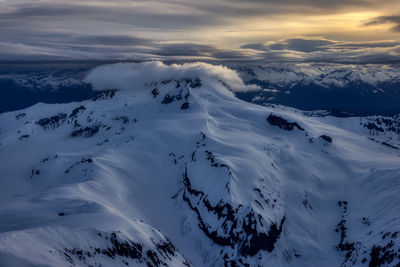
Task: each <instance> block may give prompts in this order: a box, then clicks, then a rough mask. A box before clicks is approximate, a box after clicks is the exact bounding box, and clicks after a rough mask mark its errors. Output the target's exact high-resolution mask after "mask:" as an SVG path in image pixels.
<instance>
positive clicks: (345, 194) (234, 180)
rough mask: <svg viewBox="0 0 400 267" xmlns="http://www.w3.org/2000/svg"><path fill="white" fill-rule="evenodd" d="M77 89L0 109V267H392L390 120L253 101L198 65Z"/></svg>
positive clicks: (397, 160) (393, 121)
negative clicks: (81, 97)
mask: <svg viewBox="0 0 400 267" xmlns="http://www.w3.org/2000/svg"><path fill="white" fill-rule="evenodd" d="M86 81H87V82H92V83H93V84H94V85H95V86H96V87H98V88H99V89H102V90H103V89H104V90H106V91H103V92H99V95H98V96H97V97H95V98H93V99H92V100H87V101H83V102H80V103H69V104H53V105H45V104H37V105H35V106H33V107H30V108H28V109H25V110H21V111H16V112H10V113H4V114H0V162H1V164H0V173H1V177H0V188H1V194H0V201H1V203H2V205H1V207H0V265H7V266H13V265H12V264H14V263H15V264H14V266H18V265H17V264H19V265H22V266H43V265H44V266H46V265H50V266H74V265H75V266H103V267H104V266H127V265H128V266H136V265H143V266H324V265H326V266H396V264H399V262H400V254H399V249H400V234H398V233H399V232H400V229H399V224H398V220H400V216H399V214H400V202H399V198H398V197H397V196H398V192H399V190H400V180H399V177H400V168H399V166H400V150H399V149H395V148H394V147H397V146H398V145H399V144H400V141H399V140H400V137H399V124H398V118H397V117H393V118H388V117H368V118H336V117H331V116H313V115H312V114H307V116H306V115H304V113H303V112H301V111H299V110H295V109H292V108H287V107H279V106H269V107H262V106H256V105H252V104H249V103H246V102H243V101H241V100H239V99H237V98H236V97H235V96H234V94H233V92H232V90H237V89H239V88H242V86H243V82H241V80H240V79H239V78H238V77H237V76H235V75H234V72H231V71H230V70H228V69H226V68H222V69H221V68H220V67H212V66H209V65H206V64H195V63H194V64H188V65H172V66H166V65H163V64H162V63H157V62H156V63H143V64H136V65H134V64H117V65H110V66H104V67H99V68H97V69H94V70H93V71H92V72H91V73H90V74H89V76H88V77H87V79H86ZM236 83H237V84H236ZM235 84H236V85H235ZM10 262H11V264H10Z"/></svg>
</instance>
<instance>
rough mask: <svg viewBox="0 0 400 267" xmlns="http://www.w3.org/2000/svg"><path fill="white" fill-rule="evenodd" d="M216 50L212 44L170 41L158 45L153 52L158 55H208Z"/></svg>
mask: <svg viewBox="0 0 400 267" xmlns="http://www.w3.org/2000/svg"><path fill="white" fill-rule="evenodd" d="M217 51H218V49H217V48H216V47H214V46H212V45H202V44H192V43H172V44H160V45H158V48H157V49H156V50H155V51H154V52H153V53H155V54H156V55H159V56H189V57H190V56H192V57H210V56H212V54H214V53H216V52H217Z"/></svg>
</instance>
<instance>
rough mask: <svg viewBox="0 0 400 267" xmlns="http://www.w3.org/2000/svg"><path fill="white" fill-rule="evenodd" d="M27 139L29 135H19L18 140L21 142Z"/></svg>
mask: <svg viewBox="0 0 400 267" xmlns="http://www.w3.org/2000/svg"><path fill="white" fill-rule="evenodd" d="M27 138H29V134H24V135H21V136H20V137H19V138H18V139H19V140H23V139H27Z"/></svg>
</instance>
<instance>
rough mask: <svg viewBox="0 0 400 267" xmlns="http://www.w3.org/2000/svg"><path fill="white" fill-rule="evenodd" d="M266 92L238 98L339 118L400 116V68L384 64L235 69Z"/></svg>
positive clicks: (275, 66) (243, 67) (246, 79)
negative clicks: (320, 112)
mask: <svg viewBox="0 0 400 267" xmlns="http://www.w3.org/2000/svg"><path fill="white" fill-rule="evenodd" d="M234 68H235V69H236V70H237V71H238V72H239V74H240V76H241V77H242V78H243V80H244V81H246V82H247V83H249V84H257V85H259V86H260V87H261V88H262V89H261V90H259V91H254V92H250V93H241V94H238V96H239V97H240V98H242V99H244V100H246V101H250V102H252V103H256V104H266V103H275V104H282V105H287V106H292V107H296V108H299V109H303V110H318V109H323V110H330V111H331V112H332V114H334V115H338V116H348V115H354V116H365V115H374V114H381V115H393V114H397V113H400V105H399V103H400V68H399V67H397V66H391V67H389V66H382V65H367V66H365V65H363V66H349V65H345V66H342V65H324V66H319V65H301V64H300V65H293V64H292V65H281V66H277V65H249V66H234Z"/></svg>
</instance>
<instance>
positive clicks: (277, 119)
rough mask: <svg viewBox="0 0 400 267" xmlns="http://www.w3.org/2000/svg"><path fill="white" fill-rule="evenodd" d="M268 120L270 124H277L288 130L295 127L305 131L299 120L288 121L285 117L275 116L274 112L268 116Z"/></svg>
mask: <svg viewBox="0 0 400 267" xmlns="http://www.w3.org/2000/svg"><path fill="white" fill-rule="evenodd" d="M267 121H268V122H269V124H271V125H274V126H277V127H279V128H281V129H283V130H286V131H292V130H293V129H294V128H295V127H296V128H297V129H299V130H301V131H304V129H303V128H302V127H301V126H300V125H299V124H298V123H297V122H288V121H287V120H285V119H284V118H281V117H278V116H275V115H273V114H270V115H269V116H268V118H267Z"/></svg>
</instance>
